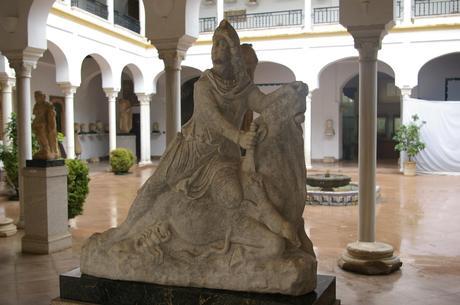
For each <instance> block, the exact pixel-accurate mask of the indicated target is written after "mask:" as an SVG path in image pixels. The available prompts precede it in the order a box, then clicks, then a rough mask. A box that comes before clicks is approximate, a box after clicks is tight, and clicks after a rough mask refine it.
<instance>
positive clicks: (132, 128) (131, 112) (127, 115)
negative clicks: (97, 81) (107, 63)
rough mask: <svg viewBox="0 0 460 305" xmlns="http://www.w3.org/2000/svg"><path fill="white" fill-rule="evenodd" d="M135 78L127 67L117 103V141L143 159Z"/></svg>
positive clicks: (124, 70)
mask: <svg viewBox="0 0 460 305" xmlns="http://www.w3.org/2000/svg"><path fill="white" fill-rule="evenodd" d="M134 87H135V77H134V75H133V72H132V71H131V69H130V68H128V67H127V66H126V67H124V69H123V71H122V73H121V91H120V99H119V100H118V102H117V123H118V124H117V141H118V142H121V143H119V144H118V146H121V145H122V146H123V147H125V148H127V149H129V150H131V151H132V153H133V154H134V155H135V156H136V158H137V160H140V158H141V115H140V107H139V100H138V98H137V95H136V93H135V89H134Z"/></svg>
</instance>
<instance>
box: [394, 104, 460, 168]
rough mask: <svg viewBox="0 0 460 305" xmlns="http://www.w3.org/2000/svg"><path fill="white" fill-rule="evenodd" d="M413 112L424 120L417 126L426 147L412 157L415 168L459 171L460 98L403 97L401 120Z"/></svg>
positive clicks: (406, 119) (406, 120)
mask: <svg viewBox="0 0 460 305" xmlns="http://www.w3.org/2000/svg"><path fill="white" fill-rule="evenodd" d="M414 114H417V115H418V116H419V118H420V120H421V121H426V124H425V125H423V127H422V128H421V130H420V134H421V139H422V141H423V142H424V143H425V144H426V148H425V149H424V150H422V151H421V152H420V153H418V154H417V156H416V157H415V158H414V159H415V161H416V162H417V171H420V172H422V173H423V172H425V173H431V174H447V175H460V102H447V101H427V100H420V99H413V98H405V99H404V105H403V124H408V123H409V122H410V121H411V120H412V119H411V118H412V116H413V115H414Z"/></svg>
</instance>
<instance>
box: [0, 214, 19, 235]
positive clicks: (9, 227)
mask: <svg viewBox="0 0 460 305" xmlns="http://www.w3.org/2000/svg"><path fill="white" fill-rule="evenodd" d="M16 232H17V229H16V226H15V225H14V223H13V219H11V218H7V217H0V237H8V236H12V235H14V234H16Z"/></svg>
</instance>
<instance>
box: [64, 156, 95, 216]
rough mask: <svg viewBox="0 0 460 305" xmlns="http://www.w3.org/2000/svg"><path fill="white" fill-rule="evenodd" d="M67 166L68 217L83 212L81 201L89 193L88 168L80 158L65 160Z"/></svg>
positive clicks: (83, 200)
mask: <svg viewBox="0 0 460 305" xmlns="http://www.w3.org/2000/svg"><path fill="white" fill-rule="evenodd" d="M65 165H66V167H67V171H68V173H67V196H68V198H67V208H68V218H69V219H72V218H74V217H75V216H78V215H81V214H82V213H83V203H84V202H85V200H86V197H87V196H88V193H89V180H90V179H89V168H88V164H87V163H86V162H85V161H82V160H71V159H68V160H65Z"/></svg>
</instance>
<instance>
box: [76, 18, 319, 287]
mask: <svg viewBox="0 0 460 305" xmlns="http://www.w3.org/2000/svg"><path fill="white" fill-rule="evenodd" d="M242 50H244V52H243V51H242ZM211 56H212V62H213V67H212V68H211V69H210V70H206V71H205V72H204V73H203V74H202V76H201V78H200V79H199V80H198V81H197V82H196V83H195V91H194V103H195V106H194V113H193V117H192V118H191V120H190V121H189V122H188V123H187V124H185V125H184V126H183V127H182V131H181V132H180V133H178V134H177V135H176V137H175V138H174V140H173V141H172V142H171V143H170V144H169V145H168V147H167V149H166V152H165V153H164V155H163V157H162V159H161V161H160V164H159V165H158V168H157V170H156V171H155V172H154V174H153V175H152V176H151V177H150V178H149V179H148V180H147V182H146V183H145V184H144V185H143V186H142V188H141V189H140V190H139V192H138V195H137V197H136V199H135V201H134V203H133V205H132V206H131V209H130V211H129V213H128V216H127V218H126V220H125V221H124V223H122V224H121V225H120V226H119V227H118V228H112V229H110V230H108V231H106V232H104V233H96V234H94V235H93V236H91V237H90V238H89V240H88V241H87V242H86V243H85V245H84V246H83V248H82V255H81V271H82V273H83V274H89V275H93V276H97V277H104V278H109V279H117V280H128V281H141V282H149V283H156V284H163V285H174V286H187V287H205V288H215V289H227V290H238V291H251V292H260V293H282V294H288V295H301V294H305V293H308V292H310V291H312V290H314V289H315V287H316V268H317V262H316V258H315V254H314V252H313V246H312V243H311V241H310V240H309V238H308V237H307V235H306V233H305V229H304V221H303V218H302V213H303V210H304V206H305V195H306V194H305V192H306V187H305V186H306V184H305V179H306V177H305V176H306V171H305V161H304V152H303V136H302V128H301V123H302V122H303V121H304V112H305V106H306V105H305V97H306V95H307V94H308V88H307V86H306V85H305V84H304V83H302V82H293V83H290V84H287V85H284V86H281V87H280V88H279V89H277V90H276V91H274V92H272V93H270V94H267V95H266V94H264V93H262V92H261V91H260V90H259V89H258V87H257V86H256V85H255V84H254V82H253V80H252V76H253V74H254V69H255V65H256V64H257V57H256V55H255V53H254V51H253V50H252V49H251V48H250V47H249V46H248V45H243V48H242V47H241V46H240V40H239V37H238V35H237V33H236V31H235V30H234V29H233V27H232V26H231V25H230V23H228V22H227V21H225V20H223V21H222V22H221V23H220V25H219V27H218V28H217V29H216V31H215V33H214V36H213V46H212V52H211ZM254 63H255V64H254ZM248 110H252V111H255V112H257V113H259V114H260V116H259V117H258V118H257V119H256V120H254V121H253V122H252V123H251V127H250V129H249V131H242V130H240V128H239V127H240V126H241V124H242V119H243V116H244V115H245V113H246V112H247V111H248ZM241 148H243V149H245V150H246V154H245V157H241V154H240V152H241Z"/></svg>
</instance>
